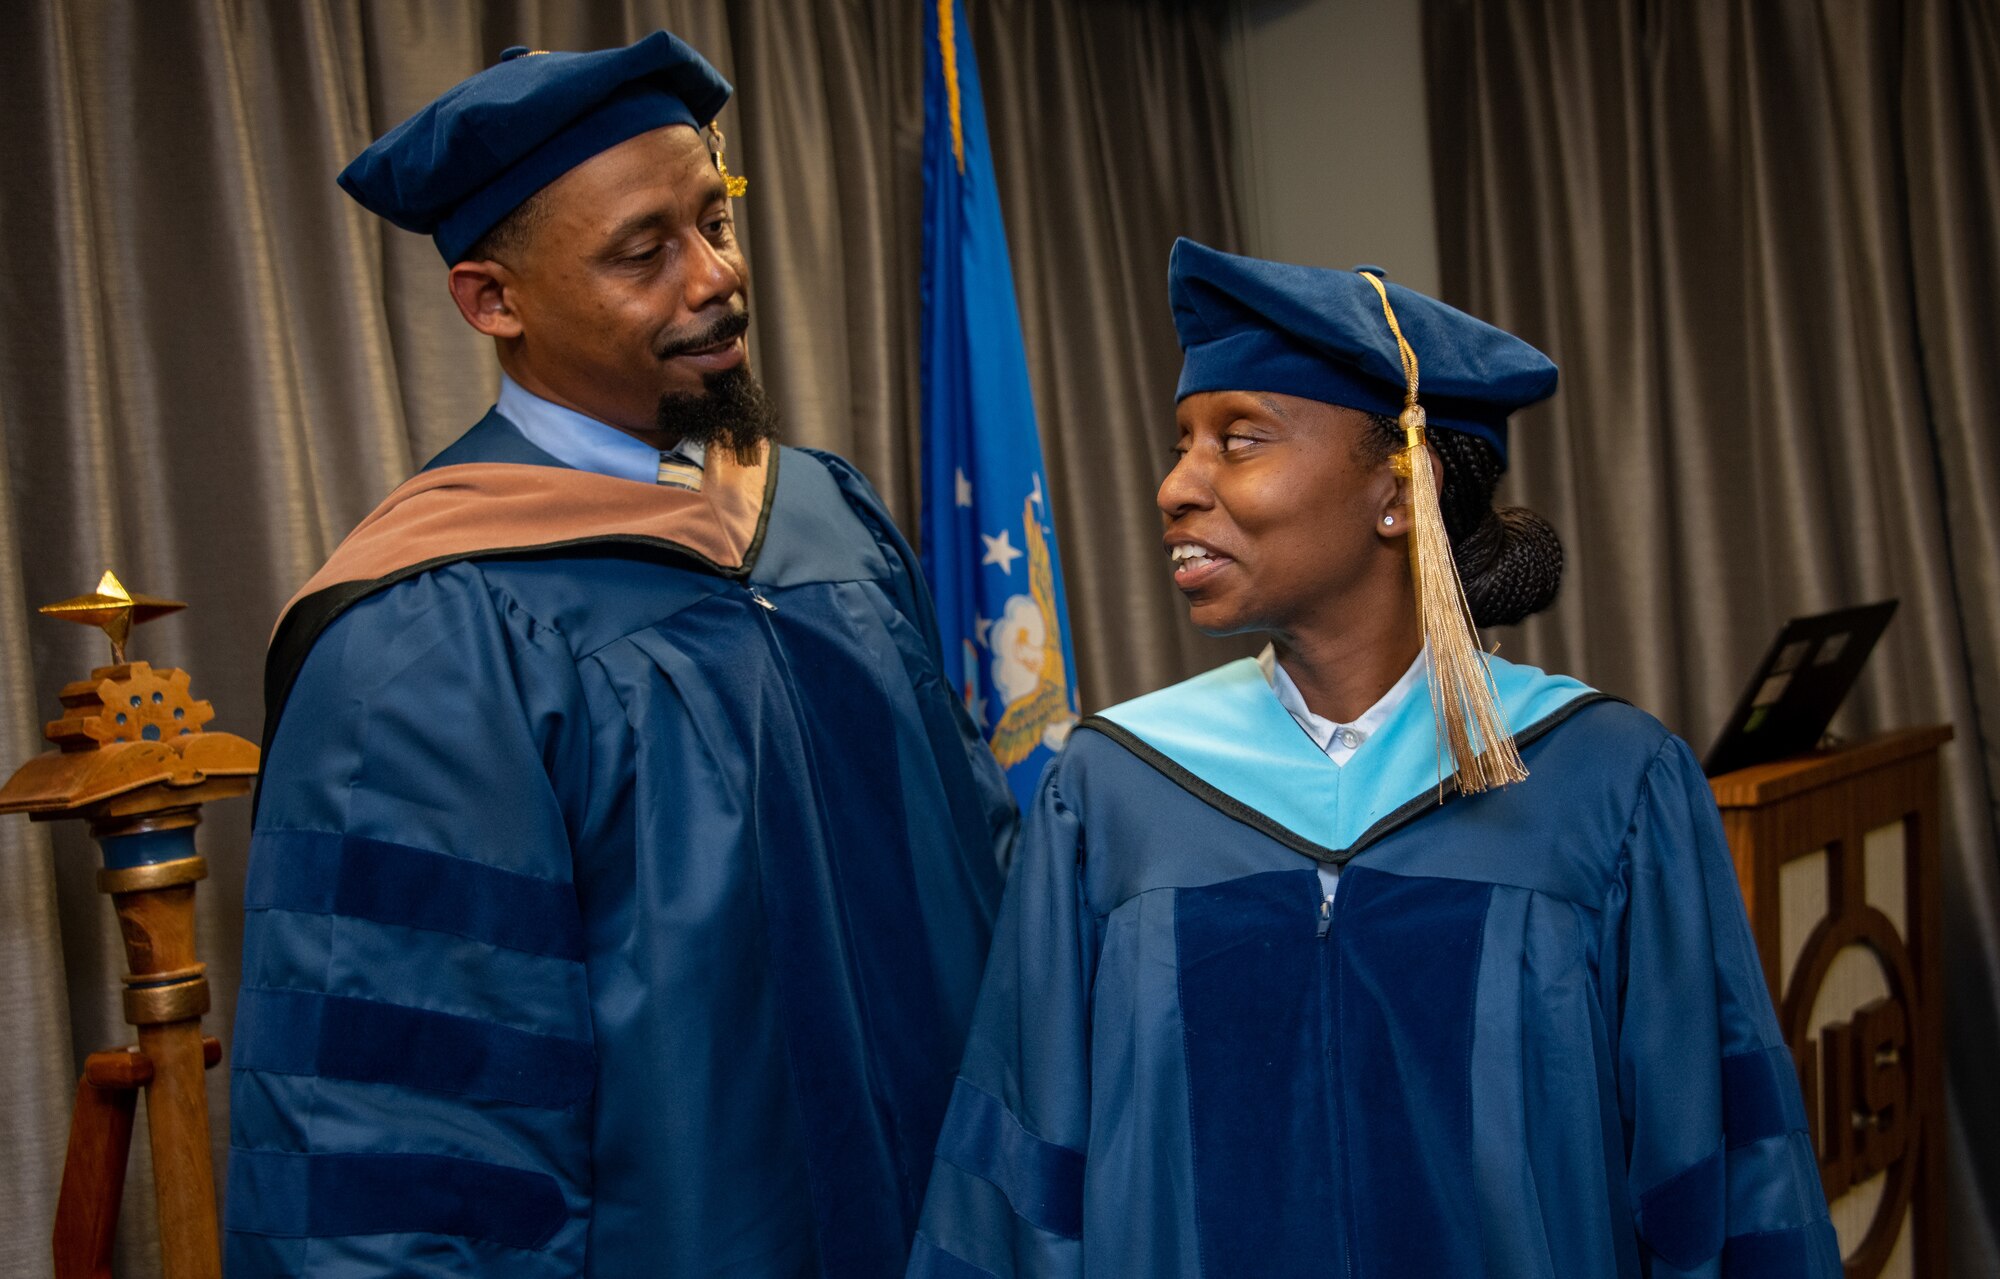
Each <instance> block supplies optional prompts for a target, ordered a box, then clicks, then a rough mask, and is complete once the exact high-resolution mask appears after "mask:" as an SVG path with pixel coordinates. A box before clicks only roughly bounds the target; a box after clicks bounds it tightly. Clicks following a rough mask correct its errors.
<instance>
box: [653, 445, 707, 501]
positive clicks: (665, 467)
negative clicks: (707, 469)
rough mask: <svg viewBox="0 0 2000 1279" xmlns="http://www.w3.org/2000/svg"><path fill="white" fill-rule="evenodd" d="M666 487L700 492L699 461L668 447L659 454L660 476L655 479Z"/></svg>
mask: <svg viewBox="0 0 2000 1279" xmlns="http://www.w3.org/2000/svg"><path fill="white" fill-rule="evenodd" d="M657 482H658V483H660V484H663V485H665V486H666V487H668V488H677V489H686V490H687V491H688V492H690V493H699V492H701V463H699V462H697V461H695V460H694V459H693V458H691V457H689V456H688V455H687V454H685V453H683V452H681V451H680V450H679V449H668V450H666V451H665V452H663V453H661V454H660V478H659V480H658V481H657Z"/></svg>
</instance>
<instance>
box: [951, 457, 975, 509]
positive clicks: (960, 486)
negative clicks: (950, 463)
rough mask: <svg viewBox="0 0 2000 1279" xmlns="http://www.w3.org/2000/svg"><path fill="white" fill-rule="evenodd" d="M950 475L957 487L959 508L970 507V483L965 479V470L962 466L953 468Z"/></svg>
mask: <svg viewBox="0 0 2000 1279" xmlns="http://www.w3.org/2000/svg"><path fill="white" fill-rule="evenodd" d="M951 474H952V480H953V483H954V484H955V485H956V486H957V493H958V504H959V505H960V506H971V505H972V481H971V480H968V479H966V478H965V468H964V467H962V466H961V467H954V468H953V469H952V473H951Z"/></svg>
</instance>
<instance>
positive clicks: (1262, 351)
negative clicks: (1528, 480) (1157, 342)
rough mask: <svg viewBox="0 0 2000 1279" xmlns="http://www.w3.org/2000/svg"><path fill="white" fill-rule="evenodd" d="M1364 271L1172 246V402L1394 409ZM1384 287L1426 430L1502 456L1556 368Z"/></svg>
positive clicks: (1397, 408)
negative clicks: (1176, 362)
mask: <svg viewBox="0 0 2000 1279" xmlns="http://www.w3.org/2000/svg"><path fill="white" fill-rule="evenodd" d="M1366 271H1367V273H1368V274H1372V275H1378V276H1379V275H1380V274H1381V273H1382V272H1381V268H1379V267H1369V268H1366ZM1362 276H1363V273H1362V271H1361V270H1359V269H1357V270H1354V271H1332V270H1327V269H1325V268H1323V267H1307V266H1293V265H1290V264H1288V263H1283V262H1266V261H1264V260H1262V259H1259V258H1246V257H1238V256H1237V255H1235V254H1233V253H1223V252H1221V251H1220V250H1217V249H1211V248H1209V247H1207V246H1206V245H1202V244H1197V243H1195V242H1194V241H1193V240H1188V239H1182V240H1179V241H1176V242H1175V244H1174V250H1173V256H1172V257H1171V258H1170V259H1169V261H1168V265H1167V288H1168V293H1169V295H1170V296H1171V298H1172V300H1173V308H1174V327H1175V329H1176V331H1177V332H1178V333H1179V336H1180V344H1181V350H1182V352H1183V354H1184V356H1185V362H1184V363H1183V364H1182V366H1181V380H1180V386H1179V388H1178V390H1177V391H1176V392H1175V397H1174V398H1175V399H1176V400H1183V399H1186V398H1187V397H1188V396H1190V395H1195V394H1198V393H1200V392H1203V391H1264V392H1272V393H1276V394H1280V395H1297V396H1301V397H1303V398H1305V399H1310V400H1320V401H1323V402H1325V403H1328V404H1339V405H1343V406H1346V407H1348V408H1356V409H1361V410H1363V411H1365V412H1369V413H1386V414H1390V415H1394V414H1396V413H1399V412H1401V411H1402V408H1403V399H1404V385H1405V381H1404V376H1403V362H1402V356H1401V353H1400V350H1399V348H1398V347H1397V345H1396V338H1395V335H1394V334H1393V333H1392V332H1390V330H1389V324H1388V321H1387V319H1386V318H1385V317H1384V316H1383V314H1382V302H1381V298H1380V297H1379V296H1378V295H1377V294H1376V292H1375V288H1374V286H1373V285H1371V284H1370V283H1369V282H1368V281H1367V280H1366V279H1364V278H1362ZM1385 285H1386V287H1387V289H1388V291H1389V300H1390V302H1391V304H1392V305H1393V306H1394V307H1395V310H1396V319H1397V322H1398V323H1399V324H1401V326H1402V329H1403V334H1404V336H1405V337H1406V338H1407V339H1408V340H1409V343H1410V346H1411V349H1413V350H1414V351H1415V352H1416V355H1417V363H1418V366H1419V376H1418V392H1419V394H1418V400H1419V402H1420V403H1422V404H1423V406H1424V411H1425V413H1426V415H1427V416H1428V418H1429V421H1430V424H1431V425H1432V426H1435V427H1438V428H1439V429H1441V430H1449V431H1459V432H1463V433H1465V434H1469V435H1476V436H1478V437H1479V438H1481V439H1484V440H1486V441H1487V442H1488V443H1490V444H1492V445H1493V446H1494V448H1496V449H1498V450H1499V452H1500V455H1501V457H1502V458H1504V457H1506V454H1507V416H1508V414H1510V413H1512V412H1514V411H1515V410H1517V409H1521V408H1525V407H1526V406H1528V405H1530V404H1534V403H1536V402H1537V401H1540V400H1545V399H1547V398H1548V397H1549V396H1551V395H1553V394H1555V389H1556V366H1555V364H1554V363H1553V362H1551V361H1550V359H1549V358H1548V357H1547V356H1546V355H1543V354H1542V353H1541V352H1540V351H1538V350H1536V349H1535V348H1534V347H1533V346H1530V345H1529V344H1528V343H1526V342H1523V341H1522V340H1521V339H1520V338H1517V337H1515V336H1513V335H1512V334H1510V333H1506V332H1503V331H1502V330H1500V329H1497V328H1495V327H1493V326H1492V325H1490V324H1488V323H1486V322H1485V321H1483V320H1478V319H1474V318H1473V317H1472V316H1469V315H1467V314H1466V313H1465V312H1463V311H1460V310H1458V309H1457V308H1455V307H1451V306H1447V305H1446V304H1445V303H1443V302H1439V301H1438V300H1437V299H1435V298H1431V297H1426V296H1425V295H1424V294H1421V293H1418V292H1416V291H1414V290H1412V289H1406V288H1404V287H1403V286H1402V285H1399V284H1388V283H1387V282H1386V281H1385Z"/></svg>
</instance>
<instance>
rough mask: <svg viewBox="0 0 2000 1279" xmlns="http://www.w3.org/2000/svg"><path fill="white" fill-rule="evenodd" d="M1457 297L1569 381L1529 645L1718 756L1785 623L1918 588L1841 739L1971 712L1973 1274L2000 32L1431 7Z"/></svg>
mask: <svg viewBox="0 0 2000 1279" xmlns="http://www.w3.org/2000/svg"><path fill="white" fill-rule="evenodd" d="M1425 29H1426V45H1427V81H1428V99H1429V106H1430V118H1431V130H1432V142H1433V160H1434V180H1435V186H1436V190H1437V193H1438V196H1437V198H1438V213H1439V228H1440V230H1439V235H1440V240H1441V246H1440V247H1441V251H1442V268H1443V278H1444V282H1445V283H1444V290H1445V293H1446V296H1447V297H1449V298H1450V299H1452V300H1454V301H1456V302H1458V303H1460V304H1461V305H1463V306H1465V307H1467V308H1468V309H1470V310H1472V311H1474V312H1475V313H1477V314H1479V315H1481V316H1484V317H1486V318H1488V319H1490V320H1493V321H1494V322H1496V323H1498V324H1500V325H1503V326H1504V327H1506V328H1508V329H1511V330H1512V331H1514V332H1516V333H1520V334H1522V335H1524V336H1526V337H1528V338H1529V339H1531V340H1533V341H1535V342H1536V343H1537V344H1539V345H1541V346H1542V347H1543V348H1544V349H1546V350H1548V351H1549V352H1550V354H1551V355H1553V356H1554V357H1555V359H1556V361H1557V362H1558V363H1559V364H1560V365H1561V366H1562V370H1563V389H1562V392H1561V394H1560V395H1559V396H1558V397H1557V398H1556V400H1555V401H1554V402H1553V403H1552V404H1551V405H1550V406H1548V407H1546V408H1542V409H1537V410H1535V411H1533V412H1531V413H1528V414H1526V415H1524V416H1523V418H1522V419H1521V420H1520V422H1519V424H1518V426H1517V429H1516V431H1515V435H1514V440H1515V444H1514V465H1513V471H1512V479H1511V480H1510V485H1511V489H1512V496H1513V498H1514V500H1517V501H1521V502H1524V503H1525V504H1526V505H1529V506H1532V507H1535V508H1537V509H1539V510H1541V511H1543V512H1544V513H1545V514H1547V515H1549V516H1550V517H1551V518H1552V519H1553V521H1554V522H1555V524H1556V525H1557V527H1558V528H1559V529H1561V530H1564V531H1566V532H1567V534H1568V543H1567V545H1568V551H1569V568H1568V573H1567V581H1566V583H1565V585H1564V587H1563V595H1562V598H1561V599H1560V600H1559V602H1558V603H1557V605H1556V607H1555V608H1554V609H1553V610H1552V611H1551V612H1550V613H1548V614H1546V615H1545V616H1544V617H1542V618H1538V619H1534V620H1532V621H1531V622H1530V623H1529V624H1528V625H1527V626H1525V627H1523V628H1522V629H1521V633H1520V634H1519V635H1517V636H1511V637H1507V642H1508V643H1509V644H1510V646H1514V647H1518V649H1519V651H1520V652H1521V653H1523V654H1525V655H1526V656H1527V658H1528V659H1529V660H1531V661H1535V662H1537V663H1540V664H1545V665H1549V666H1553V667H1557V668H1560V669H1563V670H1569V671H1574V672H1576V673H1577V674H1579V675H1580V676H1582V677H1584V678H1586V679H1588V680H1590V681H1591V682H1593V683H1596V684H1598V685H1599V686H1601V687H1604V688H1606V689H1609V690H1611V691H1614V692H1617V693H1620V694H1622V695H1624V696H1626V697H1629V698H1631V699H1632V700H1633V701H1636V702H1637V703H1639V704H1640V705H1642V706H1645V707H1647V708H1648V709H1651V710H1653V711H1655V712H1656V713H1658V714H1659V715H1660V716H1661V717H1662V718H1663V719H1665V720H1666V721H1667V723H1668V724H1669V725H1671V726H1673V727H1674V728H1676V729H1678V730H1679V731H1680V732H1681V733H1682V734H1683V735H1685V736H1687V737H1689V738H1691V739H1692V740H1693V741H1694V742H1695V744H1696V745H1697V747H1700V746H1704V745H1706V743H1707V741H1708V740H1709V739H1710V737H1711V735H1712V734H1713V733H1714V732H1715V731H1716V730H1717V729H1718V728H1719V727H1720V726H1721V723H1722V721H1723V718H1724V717H1725V715H1726V714H1727V713H1728V711H1729V709H1730V707H1731V705H1732V704H1733V701H1734V698H1735V696H1736V694H1737V692H1738V691H1739V684H1740V681H1742V680H1743V679H1745V678H1747V677H1748V674H1749V672H1750V668H1751V664H1752V663H1753V662H1754V661H1755V660H1756V659H1757V658H1758V657H1759V656H1760V655H1761V653H1762V650H1763V646H1764V645H1765V644H1766V643H1767V642H1768V640H1769V637H1770V636H1771V635H1772V634H1773V632H1774V631H1775V629H1776V627H1777V625H1778V624H1779V623H1780V622H1782V621H1783V620H1784V619H1785V618H1786V617H1787V616H1793V615H1798V614H1803V613H1808V612H1814V611H1819V610H1823V609H1827V608H1832V607H1837V606H1840V605H1844V604H1851V603H1859V602H1863V601H1867V600H1873V599H1880V598H1884V597H1887V596H1897V597H1900V599H1901V600H1902V606H1901V609H1900V611H1899V613H1898V615H1897V617H1896V620H1895V622H1894V623H1893V625H1892V626H1891V628H1890V630H1889V632H1888V634H1887V636H1886V637H1885V638H1884V640H1883V642H1882V645H1881V648H1880V650H1879V651H1878V652H1877V653H1876V655H1875V656H1874V658H1873V659H1872V660H1871V662H1870V664H1869V668H1868V671H1867V673H1866V674H1865V676H1864V677H1863V680H1862V683H1861V685H1860V687H1859V688H1858V690H1857V692H1856V694H1855V696H1854V697H1853V698H1852V699H1851V701H1852V704H1851V706H1850V707H1849V709H1848V710H1847V711H1845V712H1843V718H1842V720H1841V721H1839V722H1837V724H1836V728H1837V729H1839V730H1841V731H1844V732H1847V733H1860V732H1866V731H1870V730H1874V729H1880V728H1890V727H1900V726H1904V725H1909V724H1917V723H1929V722H1939V721H1949V722H1951V723H1952V724H1954V725H1955V726H1956V727H1957V731H1958V736H1957V740H1956V742H1955V743H1954V744H1953V745H1952V746H1951V747H1950V748H1949V750H1948V752H1947V755H1946V786H1947V796H1946V799H1947V807H1948V812H1949V817H1950V821H1949V829H1948V831H1947V832H1946V836H1945V937H1944V943H1945V962H1946V965H1947V969H1948V974H1949V976H1948V979H1947V989H1946V992H1945V997H1946V1004H1947V1008H1948V1010H1949V1011H1948V1014H1947V1022H1946V1026H1947V1030H1946V1034H1947V1038H1948V1048H1947V1076H1948V1089H1949V1093H1950V1097H1949V1123H1950V1126H1951V1129H1952V1131H1951V1133H1950V1141H1949V1146H1950V1151H1949V1158H1950V1164H1951V1175H1952V1197H1951V1198H1952V1202H1951V1207H1950V1215H1951V1233H1952V1239H1953V1249H1954V1262H1953V1265H1954V1270H1953V1273H1955V1274H1961V1275H1972V1274H1992V1273H1994V1272H1995V1269H1996V1264H1997V1263H2000V1249H1996V1246H1995V1229H1996V1225H2000V1222H1997V1221H1996V1218H1995V1215H1994V1214H1995V1211H1996V1209H1995V1205H1996V1204H2000V1093H1996V1092H1995V1090H1994V1088H1993V1086H1992V1077H1993V1075H1992V1072H1993V1064H1994V1062H1995V1061H2000V866H1997V865H1996V861H1995V852H1996V839H1995V830H1996V810H1995V799H1996V792H2000V659H1996V653H1995V646H1996V640H2000V433H1996V431H1995V423H1996V422H2000V360H1996V353H2000V232H1997V231H1996V223H1995V220H1994V218H1995V215H1994V210H1995V209H1996V208H2000V8H1996V7H1995V6H1994V5H1993V4H1992V3H1991V0H1713V2H1709V3H1700V4H1694V3H1647V2H1643V0H1618V2H1616V3H1605V2H1603V0H1427V3H1426V14H1425Z"/></svg>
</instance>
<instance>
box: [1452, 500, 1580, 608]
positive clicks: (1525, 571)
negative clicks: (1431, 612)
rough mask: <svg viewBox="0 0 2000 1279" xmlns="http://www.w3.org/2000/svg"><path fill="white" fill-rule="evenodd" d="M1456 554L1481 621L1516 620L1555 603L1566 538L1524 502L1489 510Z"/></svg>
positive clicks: (1468, 596)
mask: <svg viewBox="0 0 2000 1279" xmlns="http://www.w3.org/2000/svg"><path fill="white" fill-rule="evenodd" d="M1452 558H1453V559H1455V560H1457V561H1458V575H1459V578H1460V579H1461V580H1462V581H1463V582H1464V583H1465V599H1466V602H1467V603H1469V604H1470V605H1472V620H1473V621H1474V622H1475V623H1477V624H1478V625H1480V626H1512V625H1513V624H1514V623H1516V622H1518V621H1520V620H1521V619H1523V618H1525V617H1527V616H1529V615H1530V614H1533V613H1539V612H1541V611H1542V610H1543V609H1545V608H1547V607H1548V606H1549V605H1550V604H1552V603H1554V602H1555V598H1556V592H1557V591H1558V590H1560V589H1561V588H1562V571H1563V548H1562V539H1561V538H1559V537H1557V536H1556V531H1555V528H1554V527H1553V526H1552V525H1550V523H1549V522H1548V521H1547V520H1545V519H1543V518H1542V517H1541V516H1539V515H1537V514H1535V513H1534V512H1533V511H1531V510H1529V509H1528V508H1527V507H1525V506H1502V507H1496V508H1493V509H1491V510H1489V511H1488V512H1487V514H1486V518H1485V519H1483V520H1481V521H1480V522H1479V526H1478V527H1477V528H1476V529H1474V530H1473V531H1472V533H1471V534H1470V535H1468V536H1467V537H1465V538H1464V539H1463V540H1461V541H1460V542H1459V543H1458V544H1457V545H1455V546H1453V547H1452Z"/></svg>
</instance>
